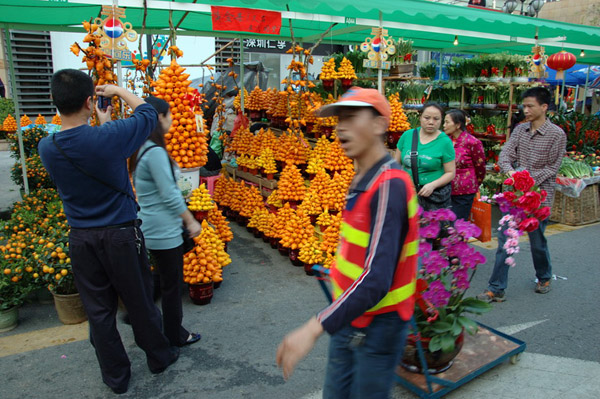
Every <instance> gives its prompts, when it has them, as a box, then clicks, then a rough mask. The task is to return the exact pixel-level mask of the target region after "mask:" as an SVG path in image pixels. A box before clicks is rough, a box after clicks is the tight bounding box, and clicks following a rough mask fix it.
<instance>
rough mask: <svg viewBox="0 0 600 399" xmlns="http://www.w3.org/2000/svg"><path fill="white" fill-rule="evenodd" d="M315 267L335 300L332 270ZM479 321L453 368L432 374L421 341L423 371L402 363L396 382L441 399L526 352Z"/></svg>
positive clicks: (519, 343)
mask: <svg viewBox="0 0 600 399" xmlns="http://www.w3.org/2000/svg"><path fill="white" fill-rule="evenodd" d="M312 270H313V273H314V275H315V276H316V277H317V280H318V281H319V284H320V286H321V289H322V290H323V293H324V294H325V297H326V298H327V300H328V301H329V302H331V301H332V300H333V298H332V296H331V292H330V290H329V287H328V286H327V284H326V281H327V280H328V276H329V270H328V269H325V268H324V267H322V266H320V265H315V266H313V269H312ZM410 324H411V328H412V329H413V330H414V331H416V330H417V324H416V322H415V319H414V318H412V319H411V320H410ZM477 324H478V325H479V329H478V331H477V333H476V334H474V335H469V334H465V341H464V344H463V347H462V350H461V351H460V353H459V354H458V355H457V356H456V358H455V359H454V364H453V365H452V367H450V368H449V369H448V370H447V371H444V372H442V373H440V374H436V375H432V374H431V373H429V371H428V367H427V362H426V360H425V355H424V351H423V347H422V345H421V341H420V340H417V352H418V354H419V358H420V361H421V365H422V369H423V374H419V373H412V372H410V371H408V370H405V369H404V368H403V367H401V366H398V368H397V369H396V381H397V382H398V383H399V384H400V385H402V386H404V387H405V388H406V389H408V390H410V391H412V392H413V393H415V394H416V395H418V396H419V397H420V398H426V399H437V398H441V397H442V396H444V395H446V394H448V393H450V392H451V391H452V390H454V389H456V388H458V387H460V386H462V385H464V384H466V383H467V382H469V381H471V380H472V379H474V378H476V377H478V376H479V375H481V374H483V373H485V372H486V371H488V370H490V369H491V368H494V367H496V366H497V365H499V364H501V363H504V362H505V361H506V360H510V362H511V363H512V364H515V363H517V362H518V361H519V357H520V355H521V353H522V352H523V351H525V347H526V345H525V342H523V341H521V340H518V339H516V338H514V337H511V336H510V335H507V334H504V333H502V332H500V331H497V330H494V329H493V328H491V327H488V326H486V325H484V324H481V323H477Z"/></svg>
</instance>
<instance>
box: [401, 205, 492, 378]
mask: <svg viewBox="0 0 600 399" xmlns="http://www.w3.org/2000/svg"><path fill="white" fill-rule="evenodd" d="M419 234H420V236H421V242H420V244H419V257H420V258H421V259H422V264H421V265H420V268H419V272H418V276H417V289H416V294H415V296H416V304H415V319H416V322H417V328H418V335H419V337H420V340H421V342H422V344H423V346H424V349H425V358H426V361H427V366H428V369H429V370H430V372H433V373H436V372H442V371H444V370H446V369H448V368H449V367H450V366H451V365H452V359H453V358H454V357H455V356H456V355H457V354H458V353H459V351H460V349H461V347H462V344H463V340H464V333H465V331H466V332H467V333H469V334H475V333H476V332H477V324H476V323H475V322H474V321H473V320H471V319H470V318H468V317H466V316H465V314H466V313H473V314H482V313H485V312H487V311H489V310H490V309H491V306H490V305H489V304H487V303H485V302H483V301H480V300H478V299H476V298H473V297H465V293H466V291H467V289H468V288H469V285H470V281H471V279H472V278H473V274H474V273H475V270H476V268H477V266H478V265H480V264H483V263H485V261H486V259H485V257H484V256H483V255H482V254H481V253H479V252H478V251H476V250H475V249H474V248H473V247H471V246H469V244H468V241H469V239H470V238H472V237H477V236H479V234H481V230H480V229H479V228H478V227H477V226H475V225H474V224H472V223H470V222H467V221H464V220H462V219H459V220H456V215H455V214H454V213H453V212H452V211H450V210H448V209H439V210H434V211H429V212H422V213H421V215H420V231H419ZM415 342H416V336H415V335H414V334H413V335H409V337H408V339H407V346H406V348H405V351H404V356H403V359H402V362H401V364H402V366H403V367H405V368H406V369H408V370H410V371H414V372H420V371H421V368H422V367H421V363H420V361H419V357H418V352H417V350H416V348H415Z"/></svg>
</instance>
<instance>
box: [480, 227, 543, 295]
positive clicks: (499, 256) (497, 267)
mask: <svg viewBox="0 0 600 399" xmlns="http://www.w3.org/2000/svg"><path fill="white" fill-rule="evenodd" d="M546 226H548V219H546V220H543V221H541V222H540V227H539V228H538V229H537V230H534V231H532V232H531V233H527V234H528V235H529V246H530V247H531V258H532V259H533V267H534V269H535V276H536V277H537V278H538V280H539V281H540V282H542V283H545V282H546V281H548V280H550V279H551V278H552V262H551V261H550V250H549V249H548V241H547V240H546V236H545V235H544V232H545V231H546ZM505 231H506V226H504V228H502V230H500V231H499V232H498V249H497V250H496V262H495V263H494V270H493V271H492V275H491V276H490V280H489V281H488V284H489V286H488V289H489V290H490V291H492V292H493V293H495V294H502V293H504V290H505V289H506V287H508V270H509V269H510V266H508V265H507V264H506V258H507V257H508V254H507V253H506V250H505V249H504V244H505V243H506V240H507V237H506V234H504V232H505Z"/></svg>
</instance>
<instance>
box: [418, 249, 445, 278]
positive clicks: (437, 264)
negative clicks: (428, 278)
mask: <svg viewBox="0 0 600 399" xmlns="http://www.w3.org/2000/svg"><path fill="white" fill-rule="evenodd" d="M423 266H425V273H427V274H433V275H436V276H437V275H439V274H441V273H442V269H443V268H445V267H447V266H448V260H447V259H446V258H445V257H444V256H443V255H442V254H441V253H439V252H438V251H431V252H430V253H429V254H428V255H427V256H426V257H425V258H423Z"/></svg>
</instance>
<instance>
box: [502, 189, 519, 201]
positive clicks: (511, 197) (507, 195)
mask: <svg viewBox="0 0 600 399" xmlns="http://www.w3.org/2000/svg"><path fill="white" fill-rule="evenodd" d="M502 195H503V196H504V198H505V199H506V200H507V201H510V202H514V201H515V200H516V199H517V196H516V194H515V193H513V192H512V191H505V192H504V193H503V194H502Z"/></svg>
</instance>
